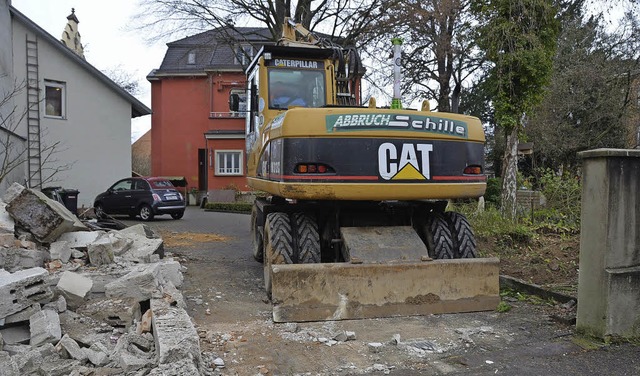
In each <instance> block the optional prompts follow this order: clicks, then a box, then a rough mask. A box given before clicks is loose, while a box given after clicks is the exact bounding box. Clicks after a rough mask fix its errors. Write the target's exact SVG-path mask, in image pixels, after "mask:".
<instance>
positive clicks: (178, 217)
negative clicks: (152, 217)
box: [171, 212, 184, 219]
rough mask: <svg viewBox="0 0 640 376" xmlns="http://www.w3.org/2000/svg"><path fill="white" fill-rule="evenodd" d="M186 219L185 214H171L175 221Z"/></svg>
mask: <svg viewBox="0 0 640 376" xmlns="http://www.w3.org/2000/svg"><path fill="white" fill-rule="evenodd" d="M182 217H184V212H180V213H171V218H173V219H180V218H182Z"/></svg>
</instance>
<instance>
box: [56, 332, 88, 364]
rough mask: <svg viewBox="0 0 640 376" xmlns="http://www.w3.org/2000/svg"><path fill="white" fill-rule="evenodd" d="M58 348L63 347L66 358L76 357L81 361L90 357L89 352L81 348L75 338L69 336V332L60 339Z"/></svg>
mask: <svg viewBox="0 0 640 376" xmlns="http://www.w3.org/2000/svg"><path fill="white" fill-rule="evenodd" d="M56 348H59V349H61V350H62V353H63V354H64V355H66V356H65V357H66V358H71V359H76V360H80V361H84V360H87V359H88V358H89V357H88V356H87V354H86V353H85V352H84V351H83V349H82V348H80V345H78V342H76V341H74V340H73V338H71V337H69V335H68V334H65V335H64V336H63V337H62V338H61V339H60V342H58V344H57V345H56Z"/></svg>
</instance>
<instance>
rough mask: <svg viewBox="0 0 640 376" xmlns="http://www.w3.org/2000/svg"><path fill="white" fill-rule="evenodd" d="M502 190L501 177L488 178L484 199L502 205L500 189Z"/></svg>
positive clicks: (498, 205)
mask: <svg viewBox="0 0 640 376" xmlns="http://www.w3.org/2000/svg"><path fill="white" fill-rule="evenodd" d="M501 190H502V180H501V179H500V178H489V179H487V190H486V192H485V193H484V201H485V202H487V203H491V204H493V206H495V207H496V208H499V207H500V191H501Z"/></svg>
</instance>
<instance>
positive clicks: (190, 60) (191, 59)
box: [187, 51, 196, 65]
mask: <svg viewBox="0 0 640 376" xmlns="http://www.w3.org/2000/svg"><path fill="white" fill-rule="evenodd" d="M195 63H196V52H195V51H191V52H189V55H187V64H189V65H193V64H195Z"/></svg>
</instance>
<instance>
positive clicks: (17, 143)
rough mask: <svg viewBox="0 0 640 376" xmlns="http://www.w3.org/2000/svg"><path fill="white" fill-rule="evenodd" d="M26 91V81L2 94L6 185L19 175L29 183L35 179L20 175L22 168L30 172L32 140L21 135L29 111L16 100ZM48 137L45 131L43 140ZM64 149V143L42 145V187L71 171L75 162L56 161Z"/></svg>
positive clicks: (0, 144)
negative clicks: (63, 173)
mask: <svg viewBox="0 0 640 376" xmlns="http://www.w3.org/2000/svg"><path fill="white" fill-rule="evenodd" d="M25 89H26V82H24V81H23V82H17V81H16V82H14V83H13V85H8V89H7V90H3V92H2V94H1V95H0V184H2V183H3V182H5V179H15V178H17V177H18V176H20V177H26V179H25V180H26V181H27V182H28V181H29V180H30V178H32V177H33V176H26V175H25V174H24V173H19V170H20V169H24V171H25V173H27V171H26V170H27V168H26V164H27V159H28V147H29V145H28V143H29V141H28V139H27V138H26V137H24V136H22V135H21V134H20V132H19V126H20V124H21V123H22V122H23V120H24V119H25V118H26V116H27V109H26V108H21V107H19V106H18V105H16V104H15V101H16V98H21V93H22V92H23V91H24V90H25ZM46 136H47V132H44V133H43V134H41V139H46V138H47V137H46ZM62 147H63V145H62V142H61V141H55V142H52V143H41V144H40V150H39V153H40V165H39V166H38V168H39V172H40V174H41V183H42V185H43V186H44V185H45V184H47V183H52V182H54V181H56V175H57V174H58V173H59V172H62V171H66V170H69V169H70V168H71V167H72V166H73V162H71V163H61V161H60V160H59V159H58V158H57V156H58V154H59V152H61V151H63V149H61V148H62ZM31 173H32V174H35V173H36V172H35V171H32V172H31ZM34 188H35V187H34Z"/></svg>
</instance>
